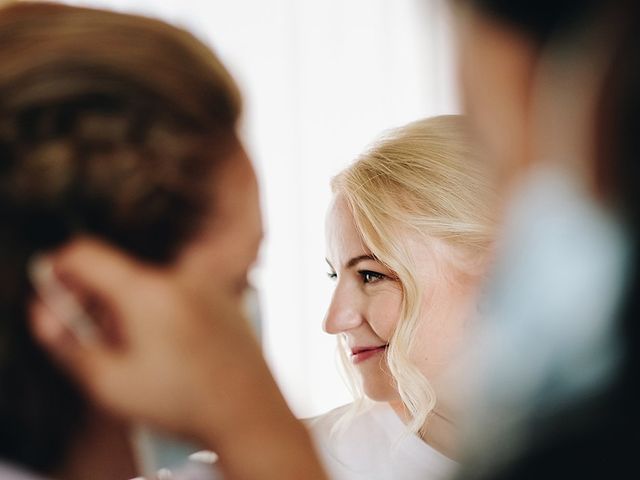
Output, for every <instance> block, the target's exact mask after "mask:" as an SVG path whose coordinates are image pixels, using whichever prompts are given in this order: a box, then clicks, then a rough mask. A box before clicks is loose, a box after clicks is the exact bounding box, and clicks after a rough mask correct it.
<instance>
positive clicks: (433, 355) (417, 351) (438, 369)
mask: <svg viewBox="0 0 640 480" xmlns="http://www.w3.org/2000/svg"><path fill="white" fill-rule="evenodd" d="M326 241H327V262H328V263H329V269H330V272H329V275H330V277H331V278H333V279H334V281H335V282H336V286H335V290H334V294H333V298H332V301H331V304H330V306H329V309H328V311H327V314H326V317H325V320H324V330H325V331H326V332H327V333H330V334H334V335H341V336H342V337H343V338H344V341H345V344H346V346H347V350H348V353H349V356H350V360H351V361H352V363H353V364H354V365H355V367H356V369H357V372H358V375H359V376H360V379H361V381H362V386H363V389H364V393H365V395H367V396H368V397H369V398H371V399H373V400H376V401H379V402H387V403H389V404H390V405H391V407H392V408H393V409H394V410H395V411H396V412H397V413H398V415H399V416H400V417H401V418H402V419H403V420H405V421H407V420H408V419H407V413H406V409H405V408H404V405H403V403H402V401H401V399H400V395H399V393H398V391H397V389H396V384H395V381H394V379H393V377H392V375H391V373H390V371H389V367H388V365H387V362H386V349H387V345H388V344H389V341H390V339H391V337H392V335H393V333H394V331H395V329H396V327H397V324H398V321H399V319H400V313H401V305H402V285H401V284H400V281H399V280H398V278H397V276H396V275H395V273H394V272H392V271H391V270H390V269H389V268H388V267H386V266H385V265H384V264H383V263H381V262H380V261H379V260H378V259H377V258H376V257H375V256H374V255H372V253H371V251H370V250H369V248H367V246H366V245H365V244H364V242H363V240H362V238H361V235H360V233H359V232H358V230H357V227H356V225H355V222H354V218H353V215H352V213H351V210H350V208H349V206H348V204H347V202H346V200H345V199H344V197H342V196H341V195H340V194H338V195H336V196H335V197H334V199H333V202H332V204H331V206H330V208H329V212H328V214H327V221H326ZM433 241H434V242H436V243H439V245H438V249H437V250H438V251H441V250H442V249H446V248H447V247H446V245H444V243H442V242H438V241H437V240H435V239H434V240H433ZM409 242H410V243H411V250H412V252H414V255H415V264H416V268H417V271H416V272H415V274H416V278H417V280H418V282H419V283H420V285H423V286H424V291H423V305H422V309H421V315H422V317H421V319H420V323H419V328H418V332H417V341H416V344H415V347H414V349H413V351H412V352H411V354H410V358H411V360H412V361H413V362H414V364H415V365H416V366H417V367H418V368H419V369H420V371H421V373H422V374H423V375H425V377H426V378H428V379H429V381H430V382H431V384H432V385H433V386H434V388H435V389H436V393H437V392H438V385H439V384H440V382H441V381H442V382H444V381H445V377H446V373H447V367H448V366H449V365H451V363H452V360H453V359H454V358H456V356H457V352H458V349H459V347H460V346H461V342H462V341H463V339H464V336H465V333H466V330H467V326H468V325H467V319H468V318H469V316H470V314H471V311H472V308H474V305H475V293H476V292H475V288H474V287H473V286H472V285H470V284H467V282H462V281H461V282H449V281H444V280H443V279H442V277H441V275H442V274H443V273H444V274H445V275H446V276H454V277H455V273H454V272H453V271H452V270H450V271H447V272H443V269H446V268H447V266H446V265H445V264H444V263H443V262H439V265H438V268H437V269H436V268H435V266H434V265H435V262H436V261H437V259H436V258H435V257H436V256H437V255H434V252H433V249H430V248H429V246H427V245H426V244H425V243H424V242H420V241H414V240H413V239H411V240H409ZM436 270H437V271H436ZM436 281H437V282H439V284H438V285H437V288H436V287H435V286H434V285H435V282H436ZM436 300H437V305H433V304H432V301H436ZM433 413H434V414H433V415H431V416H430V418H429V420H428V422H427V425H425V429H424V430H425V432H426V434H425V437H424V440H425V441H426V442H427V443H429V444H430V445H431V446H433V447H434V448H436V449H437V450H439V451H441V452H442V453H444V454H445V455H447V456H449V457H455V456H456V453H455V430H456V429H455V419H454V418H452V417H453V416H454V415H453V414H452V413H451V411H450V410H449V408H448V406H447V405H446V404H444V403H438V405H437V406H436V409H435V411H434V412H433Z"/></svg>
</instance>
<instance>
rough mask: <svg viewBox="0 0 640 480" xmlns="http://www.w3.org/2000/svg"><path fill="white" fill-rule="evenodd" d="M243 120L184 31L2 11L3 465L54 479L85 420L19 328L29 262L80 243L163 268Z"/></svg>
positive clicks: (125, 20) (37, 10)
mask: <svg viewBox="0 0 640 480" xmlns="http://www.w3.org/2000/svg"><path fill="white" fill-rule="evenodd" d="M240 111H241V101H240V94H239V92H238V90H237V88H236V86H235V84H234V82H233V80H232V79H231V77H230V76H229V74H228V73H227V71H226V70H225V69H224V67H223V66H222V64H221V63H220V62H219V60H218V59H217V58H216V57H215V56H214V54H213V53H212V52H211V51H210V50H209V49H207V48H206V47H205V46H204V45H203V44H202V43H200V42H199V41H197V40H196V39H195V38H194V37H193V36H191V35H190V34H188V33H186V32H184V31H182V30H180V29H177V28H174V27H171V26H169V25H167V24H165V23H162V22H160V21H156V20H152V19H149V18H143V17H138V16H133V15H124V14H118V13H113V12H107V11H101V10H94V9H86V8H76V7H70V6H62V5H55V4H49V3H42V4H37V3H33V4H31V3H24V4H13V5H11V6H9V7H5V8H2V9H0V457H3V458H5V459H7V460H9V461H13V462H16V463H20V464H22V465H26V466H29V467H31V468H33V469H35V470H38V471H42V472H47V471H51V470H53V469H55V468H56V467H57V466H59V465H60V464H61V463H62V462H63V461H64V460H65V454H66V452H67V450H68V448H69V442H70V441H71V439H72V438H73V435H74V432H77V431H78V429H80V428H82V425H83V420H84V418H85V413H86V403H85V400H84V399H83V397H82V395H81V394H80V393H79V391H78V390H77V389H76V387H75V386H74V385H73V384H72V383H71V382H70V381H69V380H68V379H67V377H66V376H65V375H64V374H63V373H62V372H60V371H59V370H58V369H57V368H56V367H55V366H54V365H53V363H52V362H51V361H50V360H49V358H48V357H47V356H46V355H45V353H44V352H43V351H42V350H41V349H40V348H39V347H38V346H37V345H36V344H35V342H34V341H33V340H32V337H31V335H30V333H29V331H28V328H27V326H26V325H27V322H26V305H27V303H28V300H29V298H30V297H31V295H33V292H32V290H31V288H30V285H29V281H28V278H27V275H26V268H27V264H28V261H29V259H30V258H31V257H32V256H33V255H34V253H36V252H41V251H47V250H49V249H53V248H55V247H58V246H60V245H62V244H64V243H65V242H68V241H69V240H70V239H71V238H72V237H74V236H75V235H78V234H88V235H92V236H97V237H100V238H102V239H104V240H106V241H108V242H110V243H112V244H114V245H117V246H118V247H120V248H122V249H124V250H126V251H128V252H129V253H131V254H133V255H135V256H137V257H138V258H141V259H143V260H146V261H150V262H156V263H166V262H170V261H171V260H172V258H174V257H175V255H176V254H177V253H178V251H179V250H180V248H181V247H182V246H183V245H184V244H185V242H186V241H187V240H189V238H190V237H191V236H193V235H194V234H195V233H197V231H198V230H199V227H200V222H201V219H202V217H203V215H204V213H205V210H206V208H207V207H206V206H207V205H208V204H209V203H210V200H209V198H210V196H211V192H210V190H211V182H212V179H213V177H212V175H213V173H214V170H215V167H216V166H217V165H218V164H220V163H221V162H223V161H224V160H225V159H226V158H227V157H229V153H230V151H231V149H233V148H234V147H235V146H236V145H237V143H236V142H237V140H236V136H235V127H236V123H237V120H238V117H239V115H240Z"/></svg>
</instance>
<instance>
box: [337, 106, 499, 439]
mask: <svg viewBox="0 0 640 480" xmlns="http://www.w3.org/2000/svg"><path fill="white" fill-rule="evenodd" d="M489 180H490V179H489V177H488V175H487V169H486V168H483V166H482V165H480V164H479V162H478V160H477V159H476V157H475V156H474V154H473V151H472V147H471V146H470V142H469V140H468V135H467V132H466V127H465V122H464V118H463V117H461V116H456V115H447V116H439V117H433V118H429V119H425V120H420V121H417V122H414V123H411V124H409V125H406V126H404V127H401V128H398V129H396V130H392V131H389V132H387V133H386V134H385V135H383V136H382V137H381V138H380V139H379V140H378V141H377V142H376V143H374V144H373V145H372V146H371V147H370V148H369V149H368V150H367V151H365V152H364V153H363V154H362V155H361V156H360V157H359V158H358V159H357V160H356V162H355V163H354V164H352V165H351V166H350V167H348V168H347V169H346V170H344V171H342V172H341V173H340V174H339V175H338V176H337V177H335V178H334V179H333V181H332V188H333V192H334V194H336V195H338V194H340V195H342V196H343V197H344V198H345V200H346V201H347V203H348V205H349V207H350V209H351V211H352V214H353V216H354V220H355V224H356V227H357V229H358V231H359V233H360V235H361V237H362V239H363V241H364V243H365V245H367V247H368V248H369V249H370V250H371V253H372V254H373V255H375V257H376V258H377V259H378V260H380V261H381V262H382V263H383V264H385V265H386V266H387V267H388V268H389V269H391V270H392V271H393V272H394V273H395V274H396V275H397V277H398V280H399V282H400V284H401V286H402V294H403V298H402V307H401V314H400V319H399V321H398V324H397V327H396V329H395V332H394V333H393V336H392V338H391V339H390V341H389V349H388V352H387V360H388V365H389V369H390V371H391V374H392V375H393V377H394V380H395V382H396V384H397V389H398V392H399V394H400V397H401V398H402V401H403V403H404V405H405V407H406V409H407V410H408V413H409V414H410V416H411V421H410V423H409V428H410V429H411V430H412V431H414V432H416V433H419V432H421V430H422V428H423V426H424V424H425V422H426V420H427V417H428V415H429V414H430V413H431V411H432V410H433V409H434V407H435V405H436V395H435V392H434V390H433V388H432V386H431V384H430V383H429V380H428V379H427V378H425V377H424V375H423V374H422V373H421V372H420V371H419V369H418V368H417V366H416V365H414V364H413V362H412V361H411V360H410V352H411V351H412V348H413V346H414V339H415V333H416V329H417V326H418V324H419V319H420V318H421V317H422V313H423V312H422V311H421V308H422V307H421V305H422V300H423V298H422V296H423V290H424V289H423V288H422V286H421V285H420V282H419V281H418V279H417V276H416V261H415V259H414V258H413V255H412V243H411V242H412V241H415V239H416V238H417V239H418V241H420V242H424V244H425V245H426V246H427V247H429V249H430V251H431V253H432V254H433V255H434V258H436V259H437V260H442V261H444V262H446V264H447V265H450V266H452V267H453V268H454V271H455V272H456V273H457V274H458V275H455V276H450V278H447V277H443V276H442V274H444V272H443V271H438V272H437V274H438V275H439V276H438V278H437V280H438V281H437V282H435V285H434V286H435V287H436V289H437V284H438V283H441V282H442V281H454V277H455V278H456V279H457V278H462V277H464V276H468V277H474V276H475V275H476V274H477V273H478V272H479V271H480V268H479V267H481V266H482V265H483V264H484V262H485V261H486V259H487V255H486V254H487V252H488V250H489V247H490V245H491V243H492V239H493V236H494V235H493V232H494V221H493V218H492V214H493V212H494V210H493V208H492V205H491V203H492V194H491V188H490V185H491V182H490V181H489ZM436 239H437V240H436ZM438 240H441V241H438ZM443 245H446V246H449V247H452V248H442V246H443ZM438 263H439V262H438ZM435 303H437V302H435ZM341 356H342V357H343V359H344V358H346V355H345V354H344V351H343V349H342V348H341ZM343 363H345V365H344V367H345V369H346V371H347V373H348V376H349V377H352V381H351V387H352V389H353V388H355V389H356V390H358V391H359V392H361V387H360V386H359V385H358V382H357V381H355V379H353V375H351V374H350V373H349V369H350V368H353V367H351V366H350V365H349V363H348V362H343ZM361 396H362V395H361Z"/></svg>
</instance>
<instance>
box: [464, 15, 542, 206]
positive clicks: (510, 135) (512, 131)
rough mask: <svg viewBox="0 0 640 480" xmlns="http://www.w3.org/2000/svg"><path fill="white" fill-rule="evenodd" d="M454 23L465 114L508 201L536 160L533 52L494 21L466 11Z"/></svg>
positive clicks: (535, 56)
mask: <svg viewBox="0 0 640 480" xmlns="http://www.w3.org/2000/svg"><path fill="white" fill-rule="evenodd" d="M456 20H457V25H456V26H457V34H458V38H457V43H458V45H459V50H458V57H459V58H458V60H459V62H458V64H459V78H460V86H461V91H462V97H463V102H464V108H465V112H466V114H467V116H468V118H469V120H470V122H471V125H472V127H473V128H474V130H475V132H476V134H477V136H478V140H479V143H480V145H482V147H483V149H484V153H485V155H484V157H485V158H486V159H487V161H488V162H489V164H490V166H491V167H492V168H494V169H495V171H496V173H497V176H498V180H499V182H498V184H499V186H500V187H501V188H503V189H504V191H503V193H505V194H507V195H508V193H510V192H511V191H512V190H513V189H514V188H515V187H516V185H517V183H518V181H519V180H520V178H521V177H522V175H523V173H524V172H525V171H526V169H527V168H528V167H529V166H530V165H531V163H532V162H533V161H534V159H535V158H536V157H537V156H538V152H536V151H535V149H534V146H535V145H536V142H535V138H534V132H535V129H534V127H535V126H536V125H535V123H534V122H533V114H534V112H533V109H534V98H533V90H534V86H535V85H534V84H535V68H536V63H537V61H538V60H539V58H538V57H539V52H538V50H537V47H536V45H535V44H534V42H533V41H531V40H530V39H528V38H527V37H525V36H524V35H522V34H520V32H518V31H517V30H515V29H514V28H510V27H509V26H508V25H506V24H503V23H500V22H499V21H497V20H493V19H491V18H489V17H486V16H483V15H481V14H478V13H476V12H472V11H466V10H461V11H459V12H458V15H457V17H456ZM507 195H505V197H506V196H507Z"/></svg>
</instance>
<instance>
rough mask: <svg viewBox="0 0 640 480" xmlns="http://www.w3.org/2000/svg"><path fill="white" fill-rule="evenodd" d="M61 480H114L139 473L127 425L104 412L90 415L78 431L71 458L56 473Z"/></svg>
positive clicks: (69, 456) (70, 453)
mask: <svg viewBox="0 0 640 480" xmlns="http://www.w3.org/2000/svg"><path fill="white" fill-rule="evenodd" d="M54 473H55V474H54V475H53V476H54V477H55V478H58V479H60V480H83V479H87V478H91V479H92V480H113V479H114V478H121V479H125V478H132V477H135V476H136V475H137V473H136V468H135V462H134V457H133V452H132V449H131V447H130V443H129V432H128V426H127V425H126V424H125V423H124V422H122V421H120V420H116V419H114V418H113V417H110V416H108V415H106V414H104V413H100V412H95V413H93V414H91V415H90V416H89V419H88V420H87V425H86V428H85V429H83V431H82V432H81V433H80V434H78V436H77V438H76V439H75V441H74V443H73V444H72V447H71V450H70V451H69V452H68V460H67V462H66V463H65V464H64V465H63V467H62V468H61V469H60V470H58V471H57V472H54Z"/></svg>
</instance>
